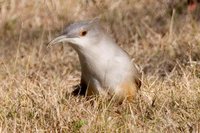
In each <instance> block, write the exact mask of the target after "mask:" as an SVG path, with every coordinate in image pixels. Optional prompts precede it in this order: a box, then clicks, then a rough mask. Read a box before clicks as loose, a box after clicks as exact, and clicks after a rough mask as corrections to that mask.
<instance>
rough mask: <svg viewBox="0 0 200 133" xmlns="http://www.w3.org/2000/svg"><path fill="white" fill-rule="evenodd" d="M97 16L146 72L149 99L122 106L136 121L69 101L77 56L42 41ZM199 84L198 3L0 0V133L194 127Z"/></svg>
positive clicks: (66, 48) (182, 0)
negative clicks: (4, 132)
mask: <svg viewBox="0 0 200 133" xmlns="http://www.w3.org/2000/svg"><path fill="white" fill-rule="evenodd" d="M95 17H100V23H101V25H102V26H103V27H104V29H105V30H106V31H107V32H109V33H110V34H111V35H112V37H113V38H114V39H115V40H116V42H117V43H118V44H119V45H120V46H121V47H122V48H123V49H125V50H126V51H127V52H128V53H129V54H130V56H131V57H132V58H133V60H134V61H135V62H136V63H137V64H138V65H139V67H140V68H141V70H142V71H143V79H142V80H143V87H142V91H144V92H146V93H147V97H150V99H151V100H152V99H153V100H152V101H153V102H152V104H150V105H149V104H146V103H145V102H138V104H136V105H135V106H132V107H133V109H132V110H131V111H130V109H129V107H128V109H126V111H125V112H124V115H127V114H131V113H133V112H134V114H136V117H134V118H135V119H134V120H135V121H134V122H133V121H132V119H131V118H132V117H118V115H117V114H115V113H113V112H114V111H113V110H114V109H111V112H106V113H108V115H109V117H107V116H106V113H105V112H103V111H101V109H102V110H103V107H104V106H100V105H101V104H97V105H96V106H95V107H93V106H92V107H91V105H88V103H87V101H82V102H81V103H82V104H83V105H81V104H80V102H77V101H78V99H76V98H69V93H70V92H71V91H72V86H74V85H76V84H77V83H79V80H80V79H79V78H80V65H79V61H78V58H77V54H76V52H75V51H74V50H73V49H72V48H71V47H69V46H68V45H66V44H61V45H56V46H53V47H51V48H47V46H46V44H47V42H48V41H50V40H51V39H53V38H54V37H56V36H57V35H58V34H59V33H61V32H62V30H63V29H64V28H65V27H66V26H67V25H68V24H70V23H73V22H75V21H80V20H90V19H93V18H95ZM199 83H200V4H199V0H0V92H1V93H0V131H12V130H13V128H14V129H15V130H16V131H19V132H21V131H36V129H37V128H38V129H44V131H49V130H51V129H52V130H54V129H59V130H60V129H66V131H71V132H74V131H75V130H77V129H78V130H79V129H80V130H81V131H83V132H84V131H91V132H95V131H98V130H100V129H101V130H102V131H104V130H103V129H106V130H105V131H110V132H112V131H113V130H114V129H118V127H122V129H124V128H126V129H134V131H135V129H136V128H137V129H138V131H143V130H145V131H146V132H148V131H151V132H160V131H161V129H162V131H169V132H171V131H175V132H177V131H180V132H184V131H188V132H189V131H197V130H195V129H197V128H198V127H199V120H200V114H199V112H200V106H199V105H200V104H199V103H200V102H199V101H200V97H199V94H200V91H199V90H200V84H199ZM66 91H67V98H66ZM151 100H150V101H151ZM72 104H73V105H74V106H71V105H72ZM134 107H135V108H134ZM87 110H88V111H87ZM141 110H142V111H141ZM132 111H133V112H132ZM88 112H92V113H88ZM122 112H123V111H122ZM103 113H105V114H103ZM91 114H96V115H94V116H92V117H91ZM122 114H123V113H122ZM166 115H167V118H166ZM100 116H102V117H100ZM104 116H105V117H104ZM108 118H109V120H110V119H111V120H113V122H109V124H108V123H105V121H106V120H107V119H108ZM83 119H84V121H87V123H88V124H86V122H84V121H82V120H83ZM118 119H119V121H117V120H118ZM109 120H108V121H109ZM161 121H162V122H161ZM94 122H95V123H96V127H91V126H89V125H90V124H93V123H94ZM115 122H116V123H115ZM123 122H124V123H123ZM125 122H126V123H125ZM102 123H103V124H102ZM129 124H130V125H134V126H135V127H130V125H129ZM77 125H78V126H77ZM83 125H85V126H83ZM112 126H113V127H116V128H111V127H112ZM1 129H2V130H1ZM33 129H34V130H33ZM122 131H124V130H122ZM128 131H132V130H128Z"/></svg>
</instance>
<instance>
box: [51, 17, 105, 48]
mask: <svg viewBox="0 0 200 133" xmlns="http://www.w3.org/2000/svg"><path fill="white" fill-rule="evenodd" d="M101 36H102V28H101V27H100V25H99V23H98V20H97V19H93V20H91V21H81V22H76V23H73V24H70V25H69V26H68V27H67V28H66V29H65V30H64V32H63V33H62V34H61V35H59V36H58V37H56V38H55V39H53V40H52V41H50V42H49V45H52V44H56V43H59V42H69V43H72V44H74V45H76V46H81V47H84V46H85V45H89V44H95V43H97V41H99V40H100V39H101Z"/></svg>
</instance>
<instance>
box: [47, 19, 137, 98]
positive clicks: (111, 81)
mask: <svg viewBox="0 0 200 133" xmlns="http://www.w3.org/2000/svg"><path fill="white" fill-rule="evenodd" d="M121 35H123V34H121ZM60 42H67V43H68V44H69V45H70V46H71V47H72V48H73V49H74V50H75V51H76V53H77V54H78V57H79V61H80V65H81V80H80V84H79V85H78V86H77V88H76V89H75V90H74V91H73V94H75V95H77V94H80V95H84V96H92V95H105V96H107V95H111V96H112V97H114V99H116V100H118V101H124V100H126V101H134V99H135V98H136V96H137V93H138V90H140V87H141V72H140V71H139V69H138V67H137V65H136V64H135V63H134V62H133V60H132V59H131V58H130V56H129V55H128V53H127V52H125V51H124V50H123V49H122V48H121V47H120V46H119V45H117V44H116V42H115V40H114V39H113V38H112V37H111V36H110V35H109V34H108V33H107V32H106V31H105V30H104V28H103V27H102V26H101V25H100V22H99V19H98V18H95V19H92V20H83V21H78V22H74V23H72V24H70V25H69V26H67V27H66V28H65V29H64V31H63V32H62V33H61V34H60V35H59V36H57V37H55V38H54V39H52V40H51V41H50V42H49V43H48V46H52V45H54V44H57V43H60Z"/></svg>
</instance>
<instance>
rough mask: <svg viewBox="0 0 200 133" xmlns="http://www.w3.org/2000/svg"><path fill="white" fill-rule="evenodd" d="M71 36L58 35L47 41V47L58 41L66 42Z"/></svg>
mask: <svg viewBox="0 0 200 133" xmlns="http://www.w3.org/2000/svg"><path fill="white" fill-rule="evenodd" d="M68 40H69V38H68V37H67V36H66V35H60V36H58V37H56V38H55V39H53V40H51V41H50V42H49V43H47V47H50V46H52V45H54V44H56V43H59V42H64V41H68Z"/></svg>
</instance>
